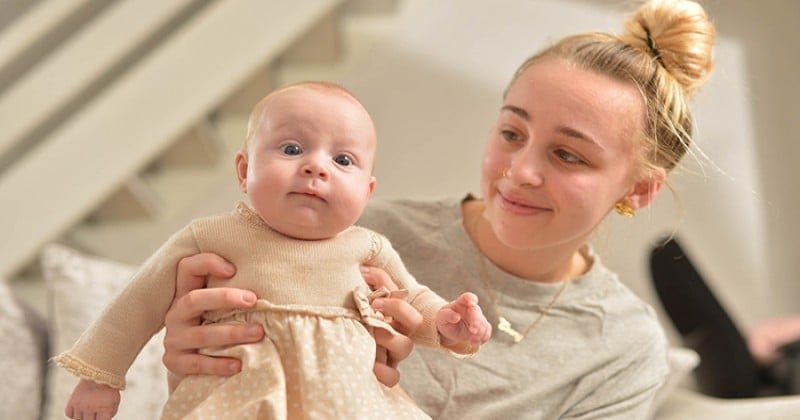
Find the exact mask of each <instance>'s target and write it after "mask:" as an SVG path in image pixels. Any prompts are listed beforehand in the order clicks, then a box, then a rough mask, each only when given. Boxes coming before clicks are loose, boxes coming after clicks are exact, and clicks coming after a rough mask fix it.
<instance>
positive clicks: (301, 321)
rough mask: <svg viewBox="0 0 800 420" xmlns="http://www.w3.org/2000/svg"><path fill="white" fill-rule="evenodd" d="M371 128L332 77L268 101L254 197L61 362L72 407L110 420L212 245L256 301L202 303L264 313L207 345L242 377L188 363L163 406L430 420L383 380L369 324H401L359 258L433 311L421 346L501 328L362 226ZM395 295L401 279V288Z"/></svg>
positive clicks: (239, 158)
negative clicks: (186, 275) (254, 329)
mask: <svg viewBox="0 0 800 420" xmlns="http://www.w3.org/2000/svg"><path fill="white" fill-rule="evenodd" d="M376 142H377V140H376V133H375V127H374V124H373V122H372V119H371V118H370V116H369V114H368V113H367V110H366V109H365V108H364V106H363V105H362V104H361V103H360V102H359V101H358V100H357V99H356V98H355V97H354V96H353V95H352V94H351V93H350V92H348V91H347V90H345V89H344V88H342V87H340V86H338V85H335V84H331V83H325V82H303V83H298V84H294V85H290V86H287V87H284V88H281V89H278V90H277V91H275V92H273V93H271V94H269V95H268V96H267V97H265V98H264V99H262V100H261V101H260V102H259V103H258V104H257V105H256V106H255V108H254V110H253V112H252V114H251V115H250V121H249V123H248V128H247V139H246V143H245V147H244V149H243V150H241V151H240V152H238V153H237V154H236V157H235V164H236V174H237V177H238V182H239V186H240V188H241V190H242V191H243V192H244V193H245V194H246V195H247V197H248V199H249V204H245V203H243V202H240V203H237V205H236V207H235V209H234V211H232V212H230V213H226V214H222V215H217V216H212V217H207V218H203V219H198V220H194V221H192V222H191V223H190V224H189V226H187V227H186V228H184V229H183V230H181V231H179V232H177V233H176V234H174V235H173V236H172V237H171V238H170V239H169V240H168V241H167V242H166V243H165V244H164V245H162V246H161V248H160V249H159V250H158V251H157V252H156V253H155V254H154V255H153V256H151V257H150V258H149V259H148V260H147V261H146V262H145V263H144V265H143V266H142V268H141V270H140V271H139V272H138V273H137V274H136V275H135V276H134V278H133V279H132V280H131V282H130V283H129V285H128V286H127V287H126V288H125V290H123V291H122V293H121V294H120V295H119V296H118V297H117V298H116V300H115V301H113V302H112V303H111V305H109V306H108V307H107V308H106V310H105V311H104V313H103V315H102V316H101V317H100V318H99V319H98V320H97V321H96V322H95V323H94V324H93V325H92V326H91V327H89V328H88V329H87V330H86V332H84V334H83V335H82V336H81V337H80V338H79V340H78V342H77V343H76V344H75V345H74V346H73V347H72V348H71V349H70V350H69V351H67V352H65V353H62V354H60V355H59V356H57V357H56V362H57V363H58V365H59V366H61V367H63V368H66V369H67V370H69V371H70V372H72V373H73V374H75V375H77V376H79V377H80V378H81V379H80V381H79V383H78V384H77V385H76V387H75V389H74V390H73V392H72V396H71V397H70V400H69V402H68V404H67V407H66V409H65V413H66V415H67V417H69V418H73V419H80V418H96V419H110V418H111V417H112V416H113V415H114V414H115V413H116V410H117V407H118V405H119V401H120V392H119V390H121V389H124V387H125V379H124V377H125V372H126V371H127V370H128V368H129V367H130V366H131V364H132V363H133V361H134V359H135V358H136V356H137V354H138V353H139V351H140V350H141V348H142V347H143V346H144V345H145V343H147V341H148V340H149V339H150V337H151V336H152V335H153V334H155V333H156V332H158V331H159V330H160V329H161V328H162V327H163V325H164V316H165V314H166V312H167V310H168V309H169V307H170V304H171V303H172V300H173V297H174V295H175V273H176V270H177V264H178V262H179V261H180V260H181V258H183V257H186V256H190V255H194V254H197V253H198V252H213V253H216V254H219V255H222V256H224V257H225V258H227V259H228V260H229V261H230V262H231V263H233V264H234V265H235V266H236V267H237V269H238V271H237V273H236V275H235V276H234V278H232V279H231V280H225V281H223V280H220V279H215V278H209V279H208V286H209V287H216V286H220V285H224V286H230V287H238V288H243V289H250V290H253V291H254V292H255V293H256V294H257V296H258V297H259V301H258V302H257V304H256V306H255V307H254V308H253V309H250V310H246V311H217V312H211V313H207V314H205V319H206V321H205V322H206V323H258V324H261V325H263V327H264V330H265V331H266V337H265V339H264V340H263V341H262V342H260V343H255V344H246V345H236V346H232V347H226V348H209V349H205V350H204V352H205V353H206V354H210V355H217V356H227V357H236V358H239V359H241V360H242V371H241V372H240V373H238V374H236V375H234V376H231V377H215V376H201V375H197V376H190V377H187V378H185V379H184V380H183V381H182V382H181V383H180V385H179V386H178V387H177V389H176V390H175V391H174V392H173V394H172V395H171V396H170V399H169V401H168V402H167V404H166V405H165V407H164V412H163V414H162V418H164V419H184V418H192V419H194V418H201V417H211V416H212V415H217V417H218V418H235V419H261V418H269V419H283V418H301V417H302V418H305V417H310V418H359V419H368V418H375V419H387V418H403V419H412V418H428V416H427V415H425V414H424V413H423V412H422V410H420V409H419V408H417V407H416V406H415V405H414V404H412V403H411V402H410V401H408V400H407V399H405V398H403V397H401V396H399V395H398V394H397V393H395V392H393V391H392V390H390V389H389V388H387V387H386V386H384V385H382V384H381V383H379V382H378V380H377V379H376V378H375V375H374V374H373V371H372V368H373V364H374V362H375V357H376V354H375V352H376V345H375V341H374V339H373V336H372V329H373V328H385V329H387V330H389V331H390V332H393V333H394V331H393V330H392V327H391V326H390V325H389V324H388V323H386V321H385V320H384V319H383V317H382V315H381V314H380V313H378V312H375V311H373V310H372V308H371V306H370V301H371V299H372V298H373V297H375V296H385V295H386V294H387V293H388V292H387V291H386V290H385V289H382V290H378V291H375V292H372V291H370V290H369V288H368V287H367V286H366V284H365V282H364V281H363V279H362V277H361V274H360V270H359V267H360V266H361V265H362V264H368V265H373V266H378V267H381V268H383V269H384V270H386V271H387V272H388V273H389V274H390V275H391V276H392V277H393V278H394V279H395V281H396V282H397V283H398V285H399V287H400V288H401V289H402V292H403V293H407V297H406V298H407V299H408V301H409V302H410V303H411V304H412V305H413V306H414V307H415V308H416V309H417V310H418V311H419V312H420V313H421V314H422V315H423V318H424V322H423V324H422V326H421V327H420V328H419V330H418V331H416V332H415V333H414V335H413V336H412V337H411V338H412V339H413V340H414V342H415V343H417V344H422V345H425V346H433V347H442V348H444V349H447V350H448V351H450V352H452V353H454V354H456V355H471V354H474V353H475V352H476V351H477V350H478V347H479V346H480V344H482V343H484V342H486V341H487V340H488V339H489V337H490V335H491V325H490V324H489V323H488V322H487V321H486V318H484V316H483V314H482V312H481V310H480V307H479V306H478V305H477V297H476V296H475V295H474V294H472V293H464V294H462V295H461V296H459V297H458V298H457V299H456V300H454V301H453V302H450V303H448V302H446V301H445V300H444V299H442V298H441V297H439V296H438V295H436V294H435V293H433V292H432V291H431V290H429V289H428V288H427V287H424V286H422V285H420V284H418V283H417V282H416V280H415V279H414V278H413V277H412V276H411V275H410V274H409V273H408V272H407V270H406V268H405V267H404V265H403V263H402V262H401V260H400V258H399V256H398V254H397V253H396V252H395V251H394V249H393V248H392V247H391V244H390V243H389V242H388V240H387V239H386V238H385V237H383V236H382V235H380V234H378V233H375V232H373V231H370V230H367V229H364V228H361V227H358V226H354V223H355V222H356V221H357V220H358V218H359V217H360V216H361V213H362V212H363V211H364V208H365V206H366V205H367V202H368V200H369V198H370V196H371V195H372V192H373V190H374V189H375V177H374V176H373V175H372V171H373V163H374V160H375V148H376ZM392 293H397V292H392Z"/></svg>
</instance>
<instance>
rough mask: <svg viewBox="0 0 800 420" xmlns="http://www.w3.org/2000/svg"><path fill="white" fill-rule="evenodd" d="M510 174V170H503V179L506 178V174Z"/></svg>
mask: <svg viewBox="0 0 800 420" xmlns="http://www.w3.org/2000/svg"><path fill="white" fill-rule="evenodd" d="M510 172H511V168H505V169H503V178H508V174H509V173H510Z"/></svg>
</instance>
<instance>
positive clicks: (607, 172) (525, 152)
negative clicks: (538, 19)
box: [482, 58, 644, 250]
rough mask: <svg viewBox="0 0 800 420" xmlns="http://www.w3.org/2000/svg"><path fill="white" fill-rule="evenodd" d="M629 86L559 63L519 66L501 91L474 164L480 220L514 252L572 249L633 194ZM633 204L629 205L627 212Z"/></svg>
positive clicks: (634, 97)
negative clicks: (479, 172) (479, 162)
mask: <svg viewBox="0 0 800 420" xmlns="http://www.w3.org/2000/svg"><path fill="white" fill-rule="evenodd" d="M643 119H644V103H643V100H642V98H641V96H640V94H639V91H638V90H637V88H636V87H635V86H634V85H633V84H631V83H625V82H621V81H618V80H615V79H611V78H609V77H607V76H603V75H600V74H598V73H594V72H591V71H588V70H584V69H580V68H577V67H574V66H571V65H570V64H569V63H568V62H566V61H564V60H560V59H552V58H547V59H543V60H541V61H538V62H536V63H534V64H532V65H531V66H530V67H528V69H527V70H525V71H524V72H523V73H522V74H521V75H520V76H519V77H518V79H517V80H516V81H515V82H514V84H513V85H512V86H511V87H510V89H509V90H508V93H507V95H506V97H505V100H504V102H503V106H502V108H501V110H500V115H499V116H498V118H497V123H496V125H495V126H494V128H493V130H492V132H491V137H490V138H489V142H488V144H487V146H486V150H485V152H484V159H483V178H482V188H483V196H484V198H485V203H486V214H485V216H486V217H487V218H488V219H489V221H490V222H491V225H492V227H493V230H494V232H495V234H496V235H497V238H498V239H499V240H500V242H502V243H504V244H505V245H506V246H509V247H512V248H516V249H520V250H541V249H549V248H552V247H567V249H575V248H576V247H578V246H581V245H582V244H583V243H585V242H586V240H587V239H588V237H589V236H590V235H591V233H592V231H593V230H594V229H595V227H596V226H597V225H598V224H599V223H600V221H601V220H602V219H603V218H604V217H605V215H606V214H608V212H609V210H610V209H611V208H612V207H613V206H614V204H615V203H616V202H617V201H620V200H621V199H626V197H628V195H630V194H633V193H634V191H635V190H636V189H637V188H638V187H637V185H636V183H635V180H634V176H633V173H634V167H635V161H634V155H635V153H634V152H636V151H637V149H635V147H637V145H636V143H635V142H634V141H633V139H634V138H636V136H637V134H638V133H640V132H641V125H642V121H643ZM634 208H637V206H635V207H634Z"/></svg>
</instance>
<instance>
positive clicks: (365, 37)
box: [274, 13, 396, 86]
mask: <svg viewBox="0 0 800 420" xmlns="http://www.w3.org/2000/svg"><path fill="white" fill-rule="evenodd" d="M395 23H396V17H395V15H393V14H380V13H375V14H362V13H357V14H345V15H343V16H342V17H341V18H340V20H339V24H340V36H341V37H342V40H341V45H342V47H341V48H342V51H341V53H340V56H339V58H338V59H337V60H335V61H333V62H330V63H314V62H302V61H286V60H281V61H279V62H278V63H276V66H275V68H274V80H275V84H276V85H278V86H281V85H285V84H289V83H295V82H299V81H303V80H327V81H330V82H338V81H340V80H341V79H342V77H343V76H344V75H345V74H347V73H348V72H350V71H351V70H352V69H353V68H355V67H357V66H358V65H360V64H361V63H362V62H363V61H364V60H367V59H369V56H370V53H371V52H372V51H373V48H376V47H378V46H379V45H380V43H381V42H382V41H383V40H384V39H386V38H387V37H388V36H389V35H390V34H391V33H392V31H393V29H394V25H395Z"/></svg>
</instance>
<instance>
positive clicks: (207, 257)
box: [175, 253, 236, 299]
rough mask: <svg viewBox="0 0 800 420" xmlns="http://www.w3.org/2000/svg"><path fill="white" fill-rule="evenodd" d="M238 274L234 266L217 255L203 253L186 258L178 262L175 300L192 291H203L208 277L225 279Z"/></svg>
mask: <svg viewBox="0 0 800 420" xmlns="http://www.w3.org/2000/svg"><path fill="white" fill-rule="evenodd" d="M234 273H236V268H235V267H234V266H233V264H231V263H229V262H228V261H226V260H225V259H224V258H222V257H220V256H219V255H217V254H212V253H203V254H196V255H192V256H189V257H185V258H183V259H181V260H180V261H179V262H178V274H177V276H176V284H175V298H176V299H178V298H180V297H182V296H183V295H185V294H186V293H188V292H189V291H191V290H196V289H202V288H203V287H205V285H206V278H207V277H208V276H214V277H219V278H223V279H227V278H230V277H231V276H233V275H234Z"/></svg>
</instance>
